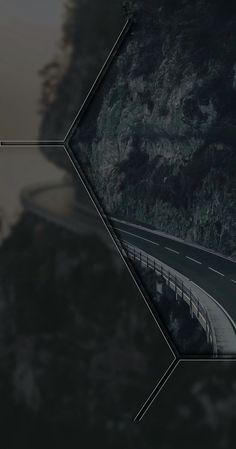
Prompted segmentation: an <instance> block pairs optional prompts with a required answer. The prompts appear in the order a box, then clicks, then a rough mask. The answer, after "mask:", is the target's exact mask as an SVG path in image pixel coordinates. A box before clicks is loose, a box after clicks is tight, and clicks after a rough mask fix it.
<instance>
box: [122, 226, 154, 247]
mask: <svg viewBox="0 0 236 449" xmlns="http://www.w3.org/2000/svg"><path fill="white" fill-rule="evenodd" d="M115 229H116V230H117V231H120V232H124V233H125V234H129V235H133V236H134V237H137V239H142V240H145V241H146V242H149V243H153V245H156V246H160V243H156V242H153V240H149V239H145V238H144V237H140V236H139V235H136V234H132V232H128V231H124V230H123V229H119V228H115Z"/></svg>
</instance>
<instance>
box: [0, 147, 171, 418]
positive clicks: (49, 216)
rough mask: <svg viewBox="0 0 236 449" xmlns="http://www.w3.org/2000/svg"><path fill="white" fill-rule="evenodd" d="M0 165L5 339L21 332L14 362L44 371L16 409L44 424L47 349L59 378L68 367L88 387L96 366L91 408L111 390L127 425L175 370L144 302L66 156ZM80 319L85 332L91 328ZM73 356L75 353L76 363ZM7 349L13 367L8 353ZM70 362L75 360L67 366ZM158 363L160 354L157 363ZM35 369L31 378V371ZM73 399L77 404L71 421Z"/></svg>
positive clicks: (12, 156)
mask: <svg viewBox="0 0 236 449" xmlns="http://www.w3.org/2000/svg"><path fill="white" fill-rule="evenodd" d="M0 160H1V165H0V172H1V176H0V183H1V185H2V186H1V189H0V192H2V194H1V197H0V201H1V220H2V223H3V221H4V220H3V218H4V211H5V217H6V220H5V221H6V223H5V224H4V225H3V226H2V227H1V229H2V233H3V234H2V236H1V237H2V238H1V242H0V259H1V264H0V265H1V270H0V277H1V281H2V282H1V286H2V287H3V291H2V295H3V296H2V298H3V300H4V298H6V297H7V298H8V297H9V295H11V298H12V301H13V302H12V307H13V309H12V310H14V314H12V312H11V311H10V310H8V306H6V308H7V310H6V312H7V316H8V321H7V324H6V326H7V327H6V326H3V328H4V332H5V337H6V339H7V337H9V335H8V332H10V331H8V329H12V326H13V328H15V329H16V332H15V333H14V335H13V336H12V337H11V338H13V339H14V340H15V341H16V342H17V346H16V354H15V356H16V358H17V359H18V358H19V357H20V359H21V357H23V354H24V359H25V360H26V361H27V360H28V362H27V363H29V360H30V359H31V358H32V357H33V358H34V359H36V360H37V363H39V365H40V364H41V365H40V366H41V368H40V369H41V370H42V377H40V379H39V383H38V382H37V378H35V379H34V382H35V388H36V390H35V392H34V395H33V396H31V395H30V393H27V390H26V391H24V389H23V390H22V387H21V384H18V383H17V384H16V391H15V394H16V397H17V398H18V399H17V400H18V401H19V403H20V404H26V405H27V404H28V405H30V406H32V407H34V408H35V409H36V412H37V410H38V412H37V413H39V415H40V413H41V406H40V403H41V402H37V400H36V398H37V394H36V391H38V389H39V392H40V396H41V397H42V401H43V404H45V405H47V404H49V403H48V402H47V401H48V397H47V388H49V386H50V378H51V375H52V371H51V369H52V367H51V365H50V364H49V365H47V366H44V365H42V362H40V352H38V350H37V348H41V349H42V350H43V351H44V352H45V351H46V353H48V357H49V355H50V358H47V357H46V359H45V360H49V359H52V360H54V362H53V363H54V364H56V366H57V370H56V372H57V371H58V372H59V373H60V372H61V370H62V371H63V370H64V371H63V372H64V374H63V376H66V377H67V376H68V375H69V373H68V372H67V370H66V368H65V366H67V365H68V364H69V365H70V364H72V365H73V369H72V371H71V374H72V375H73V376H74V377H75V378H77V379H81V382H82V383H83V382H84V381H83V379H84V377H83V376H84V375H83V374H82V373H83V369H82V367H83V366H84V364H85V366H87V368H86V372H87V373H90V372H91V373H92V372H93V370H94V369H95V367H96V366H97V363H98V367H99V366H100V367H102V372H103V373H104V374H103V380H102V381H101V383H99V382H100V381H99V380H98V385H97V384H96V375H95V377H94V378H93V377H92V379H93V382H94V383H95V384H94V385H95V386H94V387H92V385H93V383H92V384H91V385H90V387H91V388H92V391H93V392H94V393H93V394H94V395H95V396H94V398H95V397H97V398H98V399H97V400H98V403H97V404H98V405H97V407H98V408H97V411H98V409H99V404H100V406H101V407H103V406H102V402H103V400H104V395H103V393H102V391H103V392H104V388H105V389H106V388H108V386H109V385H110V382H112V384H115V386H114V388H113V389H112V390H111V391H107V393H106V394H105V397H109V400H108V399H107V401H108V402H109V401H110V402H109V403H108V402H107V401H106V407H108V409H109V407H110V408H111V409H110V413H111V410H113V414H114V415H113V416H114V419H116V418H115V416H116V414H118V415H119V413H120V412H121V410H122V414H123V413H127V414H128V416H129V419H131V418H132V417H133V414H134V412H135V409H136V410H138V409H139V407H140V406H141V405H142V403H143V401H144V400H145V397H146V396H147V391H146V390H147V389H149V388H150V384H151V383H152V384H153V385H155V384H156V379H157V378H158V377H160V378H161V377H162V376H163V373H165V371H166V369H167V366H169V364H170V363H172V362H173V353H172V352H171V350H170V347H168V346H167V344H166V340H165V338H164V337H163V334H162V333H161V331H160V330H159V329H158V327H157V326H156V323H155V321H154V320H153V317H152V316H151V314H150V312H149V311H148V309H147V308H146V305H145V303H144V302H143V298H142V297H140V292H139V291H138V289H137V286H136V285H135V283H134V282H133V280H132V278H131V276H130V273H129V272H128V270H127V268H126V266H125V264H124V261H123V260H122V258H121V257H120V255H119V252H118V251H117V248H116V246H115V245H114V242H112V239H111V238H110V236H109V234H108V232H107V230H106V228H105V226H104V224H103V223H102V221H101V220H100V217H99V214H98V213H97V211H96V209H95V208H94V205H93V203H92V202H91V200H90V198H89V196H88V194H87V193H86V190H85V189H84V187H83V185H82V183H81V182H80V179H79V177H78V174H77V173H76V174H75V171H74V167H73V166H72V164H71V162H70V160H69V158H68V157H67V155H66V152H65V150H64V148H63V147H58V148H55V147H50V146H49V147H48V148H47V149H46V148H45V147H44V148H43V149H41V150H40V149H39V148H37V147H31V148H30V147H26V148H25V149H24V148H23V147H19V148H17V147H15V146H14V147H12V148H11V147H7V148H6V149H5V150H4V149H2V150H1V152H0ZM65 174H66V176H65ZM12 179H14V184H12V182H11V180H12ZM6 192H7V194H6ZM88 267H89V270H88ZM99 267H100V268H99ZM80 272H82V273H83V275H81V277H80V275H79V273H80ZM100 273H102V275H100ZM101 276H102V277H101ZM84 279H87V281H86V282H85V280H84ZM94 289H95V290H94ZM138 295H139V297H138ZM79 298H81V302H80V301H79ZM111 298H112V300H111ZM77 299H78V300H77ZM98 302H99V303H98ZM81 316H82V317H83V320H84V321H85V322H86V323H87V324H86V326H85V327H84V325H83V320H82V322H81ZM15 319H16V321H14V320H15ZM106 323H108V326H106ZM106 327H107V328H108V329H107V331H106ZM87 328H88V330H87V331H86V329H87ZM93 338H94V340H93ZM92 340H93V344H92ZM63 341H64V343H63ZM82 341H84V343H81V342H82ZM96 341H98V343H97V344H95V342H96ZM34 342H35V343H34ZM19 345H20V346H19ZM22 345H23V346H22ZM68 345H69V346H68ZM94 345H95V346H94ZM104 345H105V346H104ZM70 346H71V348H74V349H73V351H74V352H72V354H71V351H70V350H69V348H70ZM92 347H94V348H95V349H94V350H93V349H92ZM104 347H105V348H106V350H105V353H104V351H103V349H102V348H104ZM20 348H22V349H20ZM23 348H25V349H23ZM27 348H28V349H27ZM30 348H31V349H30ZM60 348H61V349H60ZM122 348H123V349H122ZM5 349H6V352H5V354H6V362H7V358H8V348H7V346H6V348H5ZM22 351H23V352H22ZM60 351H61V352H60ZM67 352H68V353H69V354H71V355H70V356H69V357H68V358H66V365H64V361H63V360H64V359H63V358H65V357H66V354H67ZM78 353H79V355H80V357H78ZM113 354H114V356H115V354H116V356H115V359H114V360H113V358H112V359H111V357H112V355H113ZM157 354H161V357H160V359H159V358H158V357H157ZM163 356H164V357H163ZM28 357H29V358H30V359H28ZM20 359H19V363H20ZM77 359H78V360H77ZM30 363H31V362H30ZM86 364H87V365H86ZM4 366H5V367H7V366H8V363H5V364H3V365H2V370H4V369H5V368H4ZM17 366H18V365H17ZM142 367H143V368H142ZM31 368H32V370H33V371H32V372H33V373H34V367H33V365H32V367H31ZM19 369H20V368H19ZM74 370H75V372H74ZM81 370H82V371H81ZM91 370H92V371H91ZM114 370H115V371H114ZM130 371H131V372H132V375H131V377H130V374H128V372H129V373H130ZM40 372H41V371H40ZM95 372H96V370H95ZM105 373H107V376H108V379H106V374H105ZM1 374H2V376H3V375H7V376H8V377H9V378H11V376H12V375H13V373H12V372H11V371H10V372H7V373H5V372H4V373H3V371H2V372H1ZM109 376H110V377H109ZM23 377H24V374H23ZM120 377H121V379H120ZM99 378H100V377H99ZM22 381H23V379H22ZM91 381H92V380H91ZM73 382H75V381H73ZM73 382H72V384H73V395H74V394H75V397H76V398H77V399H78V397H79V395H80V394H82V393H80V390H78V388H77V386H76V385H77V384H76V383H73ZM119 382H121V384H120V383H119ZM41 384H43V385H46V386H45V388H46V390H43V391H41V390H40V385H41ZM56 385H57V383H56ZM59 385H60V388H62V391H63V394H68V392H67V389H66V388H67V387H66V385H65V384H64V383H63V379H61V380H60V384H59ZM88 387H89V385H88ZM90 387H89V388H90ZM55 388H56V390H53V389H52V395H53V398H54V399H53V401H54V402H53V403H54V405H55V407H56V408H55V409H57V408H58V407H59V410H60V413H61V415H62V416H64V413H65V410H64V408H63V406H62V405H61V406H60V405H59V404H57V396H58V397H59V396H60V395H59V391H58V390H57V387H55ZM83 388H84V387H83ZM83 388H82V389H83ZM139 392H140V393H139ZM54 393H55V394H54ZM28 394H29V396H28ZM35 394H36V396H35ZM101 394H102V396H103V400H102V399H101ZM139 395H140V396H139ZM120 396H122V401H121V402H120V399H119V397H120ZM141 396H142V397H143V398H142V397H141ZM76 398H75V400H74V402H73V401H72V409H73V410H72V412H73V413H75V409H76ZM99 398H100V400H101V403H100V400H99ZM84 400H85V398H84ZM86 400H87V396H86ZM35 401H36V402H35ZM137 402H138V403H137ZM56 404H57V405H56ZM11 407H12V408H13V410H14V407H15V404H14V403H11ZM60 407H61V408H60ZM80 408H81V407H80ZM85 409H86V404H85ZM43 410H44V409H43ZM102 410H103V409H101V413H102ZM72 412H71V413H72ZM78 413H79V412H78ZM99 413H100V412H99ZM75 414H76V413H75ZM79 416H80V415H79ZM104 416H105V415H104ZM78 419H79V418H78Z"/></svg>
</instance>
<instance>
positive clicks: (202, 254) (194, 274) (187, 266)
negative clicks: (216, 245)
mask: <svg viewBox="0 0 236 449" xmlns="http://www.w3.org/2000/svg"><path fill="white" fill-rule="evenodd" d="M113 225H114V227H115V229H116V232H117V234H118V236H119V237H120V239H121V240H123V241H125V242H128V243H130V244H132V245H134V246H136V247H138V248H140V249H142V250H143V251H145V252H147V253H148V254H150V255H151V256H154V257H156V258H157V259H159V260H160V261H161V262H163V263H165V264H166V265H168V266H169V267H171V268H173V269H174V270H176V271H178V272H179V273H181V274H183V275H184V276H186V277H187V278H188V279H190V280H191V281H192V282H193V283H195V284H197V285H198V286H199V287H200V288H202V289H203V290H205V291H206V292H207V293H208V294H209V295H210V296H212V297H213V298H214V299H216V300H217V301H218V302H219V303H220V304H221V306H223V308H224V309H225V310H226V311H227V312H228V314H229V315H230V317H231V318H232V319H233V321H234V322H235V323H236V263H235V262H233V261H231V260H229V259H226V258H224V257H221V256H220V255H217V254H214V253H212V252H208V251H207V250H205V249H201V248H199V247H196V246H192V245H189V244H187V243H184V242H182V241H178V240H175V239H173V238H171V236H170V237H168V236H163V235H161V234H159V233H158V232H157V231H152V230H148V229H144V228H142V227H140V226H136V225H134V224H128V223H124V222H122V221H118V220H114V221H113Z"/></svg>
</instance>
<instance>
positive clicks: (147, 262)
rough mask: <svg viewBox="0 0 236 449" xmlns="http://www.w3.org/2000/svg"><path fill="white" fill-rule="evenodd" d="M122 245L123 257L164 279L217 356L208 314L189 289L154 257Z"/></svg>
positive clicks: (125, 244)
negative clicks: (136, 262)
mask: <svg viewBox="0 0 236 449" xmlns="http://www.w3.org/2000/svg"><path fill="white" fill-rule="evenodd" d="M123 245H124V247H125V249H124V250H123V252H124V255H125V256H128V257H129V258H130V259H132V260H134V261H138V262H139V263H140V264H141V265H143V266H145V267H146V268H149V269H150V270H153V271H155V273H156V274H158V275H160V276H161V277H162V278H163V279H165V280H166V283H167V285H168V286H169V287H170V288H171V289H172V290H174V292H175V294H176V298H177V296H179V297H180V298H182V299H183V300H184V301H185V302H186V303H187V304H188V305H189V309H190V313H191V315H192V316H193V315H195V316H196V318H197V319H198V321H199V323H200V324H201V326H202V327H203V329H204V330H205V332H206V336H207V341H208V342H209V343H211V344H212V346H213V350H214V354H217V348H216V340H215V333H214V329H213V325H212V323H211V320H210V317H209V314H208V312H207V310H206V308H205V307H204V306H203V305H202V304H201V303H200V301H199V298H198V297H197V296H196V295H195V294H193V292H192V290H191V288H189V287H186V285H184V281H183V280H182V279H180V278H178V276H176V275H173V274H172V273H171V271H169V270H168V269H166V268H165V267H164V266H163V265H162V264H161V263H159V262H158V261H157V260H156V259H155V258H154V257H152V256H149V255H148V254H147V253H145V252H144V251H142V250H140V249H138V248H136V247H135V246H132V245H130V244H129V243H127V242H123Z"/></svg>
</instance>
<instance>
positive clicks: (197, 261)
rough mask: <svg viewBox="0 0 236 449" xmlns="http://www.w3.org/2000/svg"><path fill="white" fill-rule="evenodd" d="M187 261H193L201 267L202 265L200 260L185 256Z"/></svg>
mask: <svg viewBox="0 0 236 449" xmlns="http://www.w3.org/2000/svg"><path fill="white" fill-rule="evenodd" d="M185 257H186V259H189V260H192V262H195V263H198V264H199V265H202V262H199V260H196V259H193V258H192V257H189V256H185Z"/></svg>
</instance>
